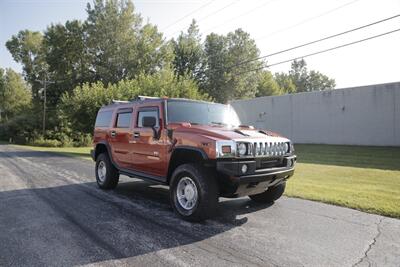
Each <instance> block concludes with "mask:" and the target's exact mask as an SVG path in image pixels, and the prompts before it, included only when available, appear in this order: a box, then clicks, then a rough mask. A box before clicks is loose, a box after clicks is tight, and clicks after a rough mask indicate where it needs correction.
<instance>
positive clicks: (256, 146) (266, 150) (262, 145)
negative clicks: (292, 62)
mask: <svg viewBox="0 0 400 267" xmlns="http://www.w3.org/2000/svg"><path fill="white" fill-rule="evenodd" d="M287 149H288V144H285V142H254V143H253V155H254V156H255V157H260V156H267V157H273V156H275V157H277V156H283V155H285V154H287V153H288V151H287Z"/></svg>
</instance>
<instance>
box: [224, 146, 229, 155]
mask: <svg viewBox="0 0 400 267" xmlns="http://www.w3.org/2000/svg"><path fill="white" fill-rule="evenodd" d="M222 153H224V154H229V153H231V146H222Z"/></svg>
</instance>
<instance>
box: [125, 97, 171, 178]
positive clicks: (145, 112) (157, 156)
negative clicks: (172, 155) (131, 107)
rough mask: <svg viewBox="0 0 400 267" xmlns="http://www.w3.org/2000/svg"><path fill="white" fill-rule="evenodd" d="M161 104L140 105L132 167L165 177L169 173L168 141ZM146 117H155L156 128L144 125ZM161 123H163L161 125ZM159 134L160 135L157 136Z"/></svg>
mask: <svg viewBox="0 0 400 267" xmlns="http://www.w3.org/2000/svg"><path fill="white" fill-rule="evenodd" d="M161 110H162V109H161V104H160V105H154V106H151V107H149V106H142V107H139V108H138V110H137V114H136V123H135V128H133V140H134V141H135V144H134V146H133V147H134V148H133V154H132V168H133V169H134V170H135V171H139V172H144V173H147V174H151V175H154V176H162V177H165V176H166V174H167V160H166V156H167V142H166V135H165V134H163V133H164V131H163V125H162V124H163V120H160V118H161V117H162V116H161ZM145 117H154V118H155V122H156V124H155V127H154V129H152V128H150V127H144V126H143V119H144V118H145ZM160 124H161V125H160ZM157 135H158V136H157Z"/></svg>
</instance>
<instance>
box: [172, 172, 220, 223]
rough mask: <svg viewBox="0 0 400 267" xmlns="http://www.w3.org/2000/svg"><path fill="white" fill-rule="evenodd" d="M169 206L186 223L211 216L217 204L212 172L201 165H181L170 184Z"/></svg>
mask: <svg viewBox="0 0 400 267" xmlns="http://www.w3.org/2000/svg"><path fill="white" fill-rule="evenodd" d="M170 197H171V204H172V206H173V208H174V210H175V212H176V213H177V214H178V215H179V216H180V217H181V218H183V219H185V220H188V221H194V222H198V221H202V220H205V219H207V218H210V217H211V216H213V215H214V214H215V212H216V209H217V204H218V185H217V181H216V179H215V176H214V175H213V172H212V171H210V170H208V169H207V168H205V167H204V166H202V165H201V164H183V165H181V166H179V167H178V168H176V170H175V171H174V173H173V174H172V178H171V183H170Z"/></svg>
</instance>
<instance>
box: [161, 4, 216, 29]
mask: <svg viewBox="0 0 400 267" xmlns="http://www.w3.org/2000/svg"><path fill="white" fill-rule="evenodd" d="M212 2H214V0H211V1H209V2H207V3H205V4H204V5H201V6H200V7H199V8H196V9H195V10H193V11H191V12H189V13H188V14H186V15H185V16H183V17H181V18H180V19H177V20H176V21H174V22H173V23H171V24H169V25H168V26H166V27H165V28H164V29H162V31H165V30H166V29H169V28H170V27H171V26H173V25H175V24H177V23H178V22H181V21H182V20H184V19H186V18H187V17H189V16H191V15H193V14H194V13H196V12H197V11H199V10H201V9H203V8H205V7H206V6H208V5H210V4H211V3H212Z"/></svg>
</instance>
